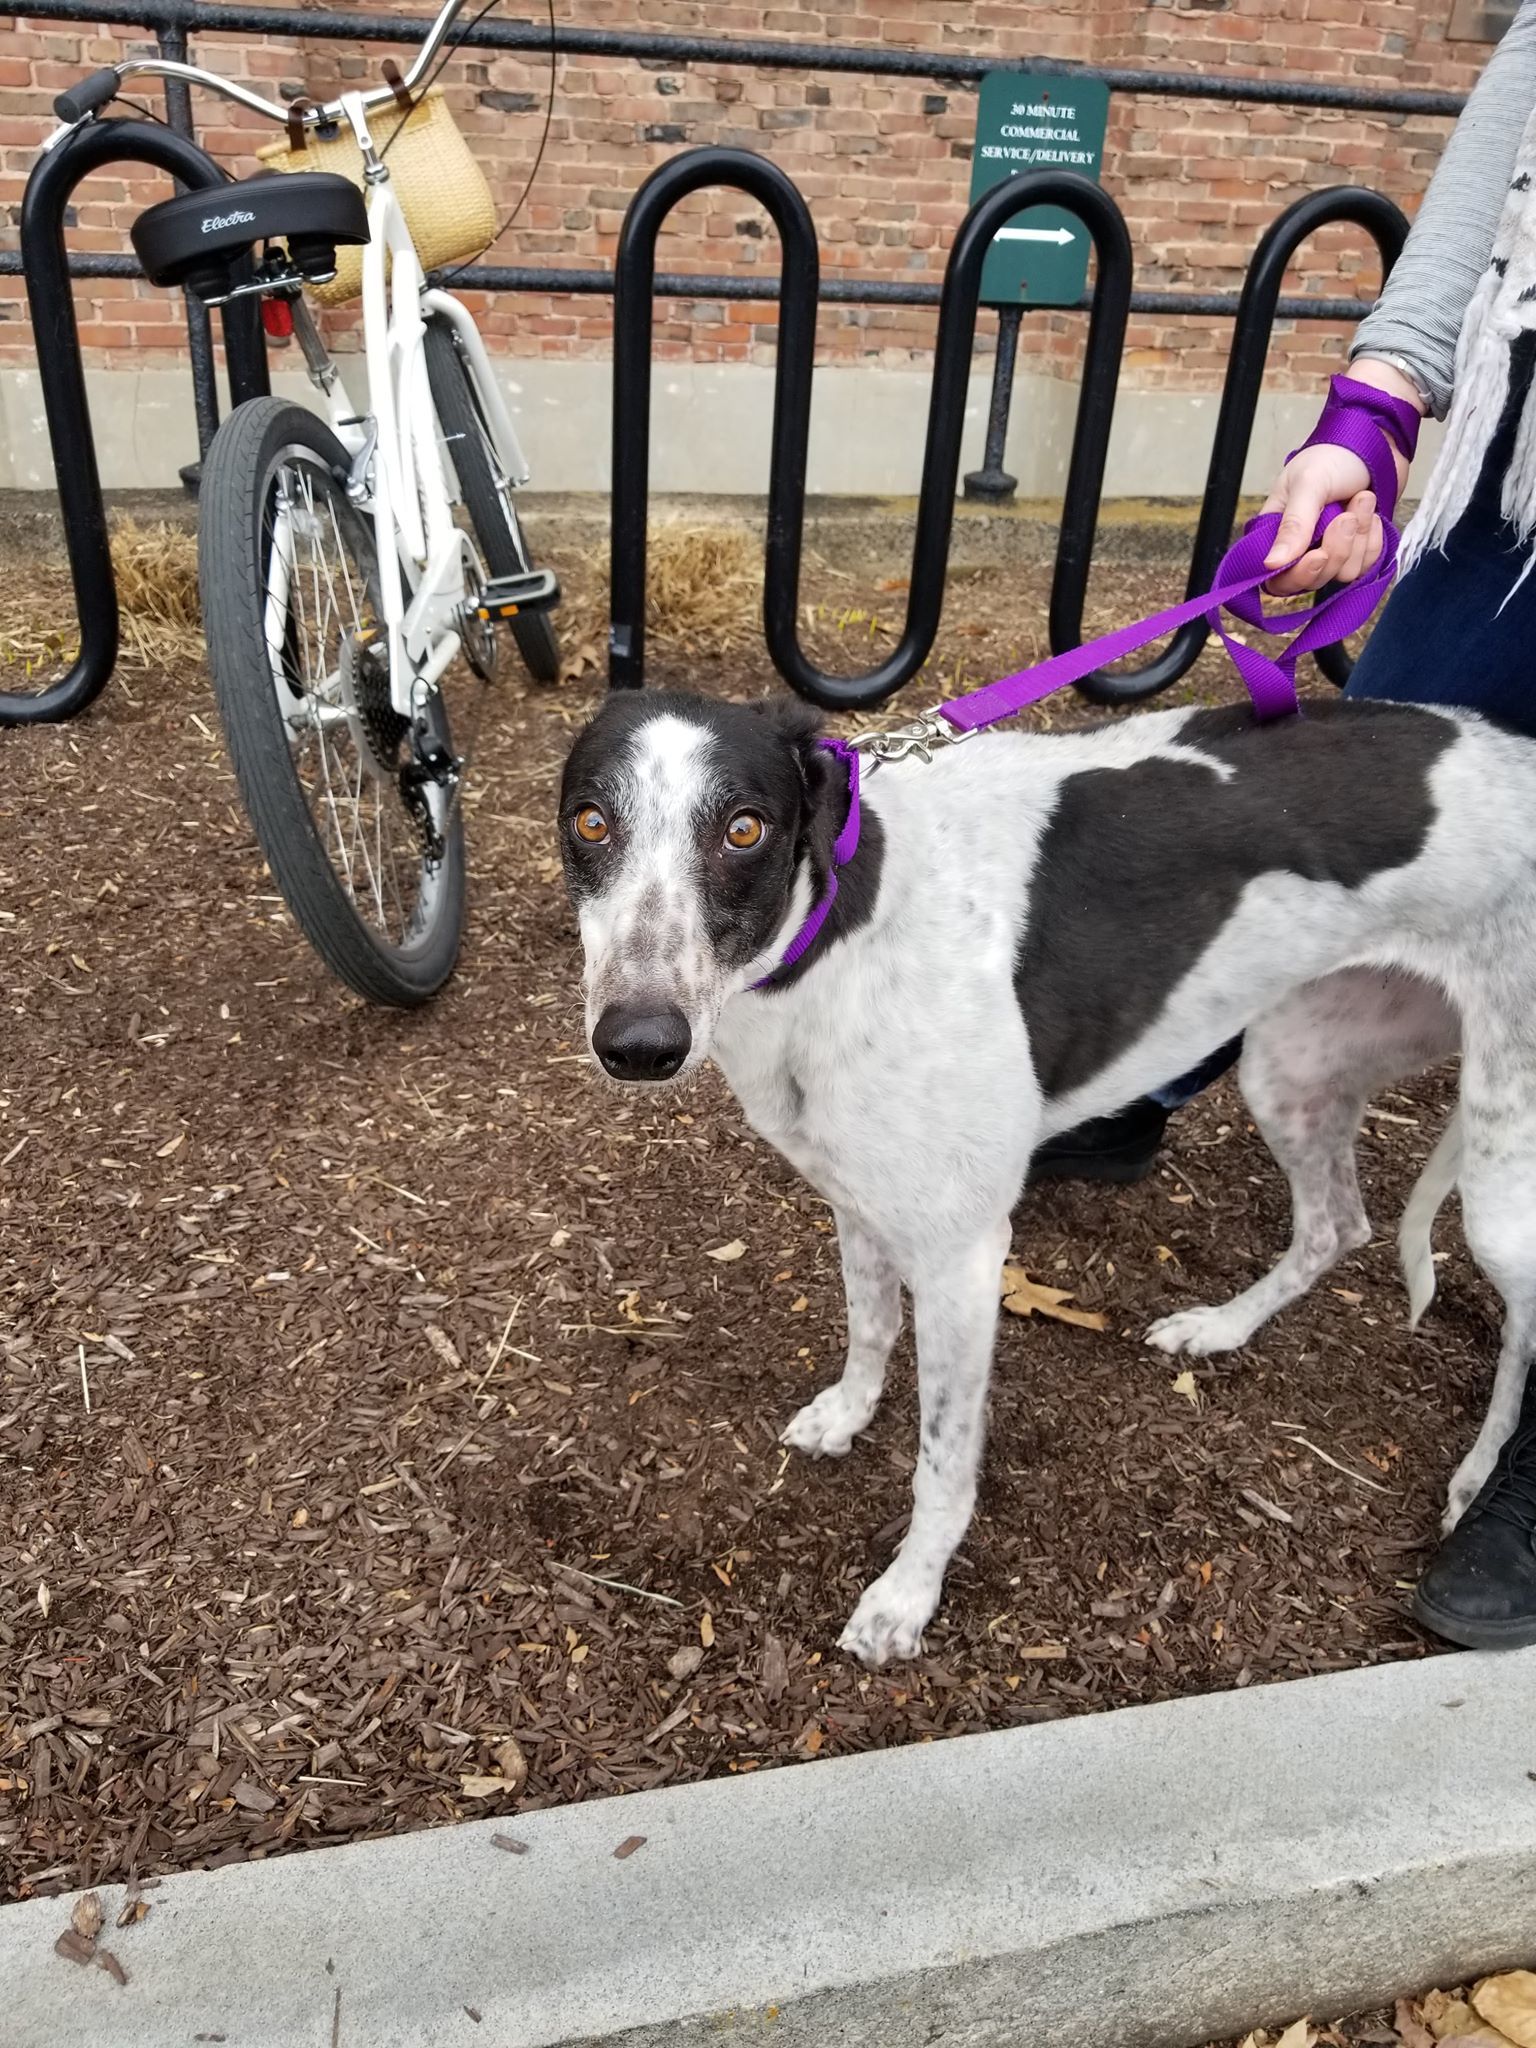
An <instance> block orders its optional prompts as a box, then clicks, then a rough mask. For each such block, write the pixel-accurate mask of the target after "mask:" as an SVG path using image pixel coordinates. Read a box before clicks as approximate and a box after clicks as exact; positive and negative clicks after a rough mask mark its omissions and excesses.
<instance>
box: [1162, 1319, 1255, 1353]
mask: <svg viewBox="0 0 1536 2048" xmlns="http://www.w3.org/2000/svg"><path fill="white" fill-rule="evenodd" d="M1252 1335H1253V1332H1252V1331H1251V1330H1250V1329H1249V1328H1248V1325H1247V1321H1246V1319H1245V1320H1241V1321H1240V1320H1239V1319H1238V1318H1237V1317H1235V1316H1234V1315H1233V1314H1232V1312H1231V1310H1230V1308H1187V1309H1185V1310H1184V1311H1183V1313H1182V1314H1180V1315H1176V1316H1164V1317H1163V1319H1162V1321H1161V1322H1157V1323H1154V1324H1153V1325H1152V1327H1151V1329H1150V1330H1148V1332H1147V1337H1146V1341H1147V1342H1148V1343H1149V1344H1151V1345H1154V1346H1155V1347H1156V1348H1157V1349H1158V1350H1159V1351H1170V1352H1177V1351H1186V1352H1188V1353H1189V1355H1190V1357H1191V1358H1208V1357H1210V1355H1211V1353H1212V1352H1213V1351H1237V1350H1239V1349H1240V1348H1241V1347H1242V1346H1243V1345H1244V1344H1246V1343H1247V1342H1248V1339H1249V1338H1250V1337H1251V1336H1252Z"/></svg>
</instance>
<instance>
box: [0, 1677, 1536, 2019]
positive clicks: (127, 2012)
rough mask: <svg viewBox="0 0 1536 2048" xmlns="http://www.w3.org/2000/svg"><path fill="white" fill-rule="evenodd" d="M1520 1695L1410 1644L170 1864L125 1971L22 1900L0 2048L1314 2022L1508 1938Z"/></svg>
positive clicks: (1484, 1962) (1534, 1946)
mask: <svg viewBox="0 0 1536 2048" xmlns="http://www.w3.org/2000/svg"><path fill="white" fill-rule="evenodd" d="M1533 1697H1536V1650H1530V1651H1523V1652H1518V1653H1514V1654H1509V1655H1504V1656H1463V1657H1455V1658H1450V1657H1446V1658H1435V1659H1432V1660H1429V1661H1425V1662H1421V1663H1413V1664H1400V1665H1394V1666H1390V1667H1387V1668H1384V1669H1380V1670H1374V1671H1362V1672H1350V1673H1344V1674H1340V1675H1337V1676H1330V1677H1326V1678H1315V1679H1306V1680H1302V1681H1299V1682H1294V1683H1291V1684H1287V1685H1281V1686H1274V1687H1267V1688H1258V1689H1254V1690H1251V1691H1247V1692H1241V1693H1226V1694H1219V1695H1213V1696H1210V1697H1207V1698H1199V1699H1188V1700H1182V1701H1178V1702H1175V1703H1172V1704H1170V1705H1166V1706H1155V1707H1138V1708H1130V1709H1126V1710H1124V1711H1121V1712H1117V1713H1108V1714H1098V1715H1094V1716H1091V1717H1086V1718H1083V1719H1080V1720H1073V1721H1063V1722H1055V1723H1049V1724H1046V1725H1043V1726H1039V1727H1032V1728H1023V1729H1018V1730H1013V1731H1009V1732H1007V1733H1002V1734H995V1735H980V1736H971V1737H967V1738H963V1739H960V1740H956V1741H952V1742H945V1743H940V1744H936V1745H932V1746H923V1747H918V1748H914V1749H906V1750H895V1751H886V1752H884V1753H881V1754H876V1755H870V1756H862V1757H856V1758H850V1759H845V1760H839V1761H830V1762H823V1763H817V1764H814V1765H806V1766H801V1767H799V1768H795V1769H786V1770H780V1771H773V1772H765V1773H762V1774H760V1775H754V1776H751V1777H746V1778H735V1779H726V1780H717V1781H714V1782H711V1783H709V1784H704V1785H694V1786H687V1787H682V1788H678V1789H673V1790H666V1791H659V1792H646V1793H635V1794H631V1795H630V1796H628V1797H626V1798H624V1799H622V1800H613V1799H608V1800H597V1801H592V1802H590V1803H588V1804H586V1805H583V1806H575V1807H568V1808H564V1809H561V1810H557V1811H552V1812H544V1813H534V1814H527V1815H523V1816H520V1817H518V1818H516V1819H502V1820H496V1821H483V1822H474V1823H471V1824H467V1825H465V1826H462V1827H457V1828H447V1829H442V1830H438V1831H434V1832H427V1833H422V1834H417V1835H413V1836H407V1837H401V1838H397V1839H394V1840H390V1841H384V1842H373V1843H363V1844H359V1845H357V1846H355V1847H351V1848H343V1849H331V1850H325V1851H321V1852H318V1853H316V1854H313V1855H309V1856H297V1857H282V1858H278V1859H276V1860H275V1861H272V1862H267V1863H257V1864H245V1865H240V1866H235V1867H232V1868H228V1869H224V1870H220V1871H216V1872H212V1873H203V1872H193V1873H190V1874H188V1875H186V1876H182V1877H173V1878H168V1879H167V1880H166V1881H165V1883H164V1885H163V1887H162V1888H161V1889H160V1890H158V1891H156V1892H155V1893H154V1894H153V1900H154V1906H153V1910H152V1912H151V1913H150V1915H149V1917H148V1919H147V1920H146V1921H144V1922H143V1923H142V1924H141V1925H140V1926H138V1927H136V1928H132V1929H128V1930H126V1931H124V1932H123V1933H122V1934H118V1935H112V1936H109V1937H108V1939H110V1941H111V1944H112V1946H113V1948H114V1950H115V1952H116V1953H117V1954H118V1955H119V1957H120V1958H121V1960H122V1962H123V1964H124V1966H125V1967H126V1969H127V1970H128V1973H129V1976H130V1979H131V1981H130V1983H129V1985H128V1986H127V1988H126V1989H120V1988H119V1987H118V1986H117V1985H115V1984H114V1983H113V1982H112V1981H111V1979H110V1978H109V1977H108V1976H106V1975H105V1974H104V1973H103V1972H101V1971H99V1970H95V1969H81V1968H79V1967H77V1966H75V1965H72V1964H70V1963H68V1962H66V1961H63V1960H60V1959H59V1958H57V1957H55V1955H54V1954H53V1952H52V1944H53V1941H54V1938H55V1936H56V1935H57V1934H58V1933H59V1932H60V1931H61V1930H62V1929H63V1927H64V1926H65V1924H66V1922H67V1920H68V1915H69V1904H68V1901H66V1900H62V1899H43V1900H36V1901H32V1902H29V1903H28V1904H25V1905H20V1906H13V1907H10V1908H7V1909H5V1910H4V1911H3V1912H0V1986H3V1987H4V1993H3V2001H0V2039H3V2041H4V2042H5V2043H6V2044H7V2048H169V2044H172V2043H176V2042H183V2041H190V2040H192V2039H194V2038H196V2039H210V2038H212V2039H220V2038H222V2039H223V2040H225V2041H226V2042H228V2043H229V2044H231V2048H318V2044H323V2043H324V2042H326V2041H331V2040H334V2042H335V2043H336V2044H337V2048H439V2044H450V2043H451V2044H455V2048H458V2044H466V2048H469V2044H478V2048H540V2044H549V2043H556V2042H572V2043H575V2042H589V2043H591V2042H597V2041H614V2040H623V2041H625V2042H627V2043H631V2044H646V2048H650V2044H655V2048H661V2044H663V2043H665V2044H679V2048H686V2044H691V2043H694V2042H703V2041H706V2040H714V2039H716V2038H718V2036H719V2035H720V2034H721V2033H740V2034H746V2035H757V2034H763V2035H771V2036H772V2037H773V2038H775V2039H777V2040H779V2041H782V2042H784V2043H785V2044H786V2048H834V2044H835V2048H865V2044H869V2048H874V2044H876V2043H879V2044H881V2048H917V2044H919V2043H930V2042H944V2043H946V2044H955V2048H1005V2044H1006V2048H1017V2044H1022V2043H1027V2044H1029V2048H1099V2044H1103V2048H1110V2044H1113V2048H1183V2044H1189V2043H1194V2042H1199V2041H1205V2040H1209V2039H1211V2038H1213V2037H1216V2036H1220V2035H1222V2034H1227V2033H1235V2032H1237V2031H1239V2030H1241V2029H1242V2028H1244V2027H1247V2026H1250V2025H1253V2024H1258V2023H1264V2022H1267V2021H1273V2020H1279V2019H1285V2018H1289V2017H1292V2016H1294V2015H1295V2014H1297V2013H1300V2012H1302V2011H1311V2012H1312V2013H1314V2014H1323V2015H1327V2014H1336V2013H1340V2012H1346V2011H1349V2010H1352V2009H1358V2008H1361V2007H1365V2006H1370V2005H1373V2004H1376V2003H1378V2002H1380V2001H1382V2000H1385V1999H1387V1998H1390V1997H1391V1996H1393V1995H1394V1994H1396V1993H1400V1992H1403V1991H1407V1990H1412V1989H1417V1988H1419V1987H1421V1986H1423V1985H1425V1984H1427V1983H1429V1982H1432V1981H1440V1982H1444V1983H1454V1982H1459V1981H1461V1980H1463V1979H1465V1978H1466V1977H1468V1976H1469V1975H1473V1974H1476V1973H1479V1972H1482V1971H1485V1970H1489V1969H1494V1968H1499V1967H1504V1966H1507V1965H1510V1964H1514V1963H1529V1962H1531V1961H1533V1960H1536V1906H1533V1899H1536V1892H1533V1884H1536V1783H1533V1781H1532V1774H1533V1773H1536V1725H1533V1720H1532V1714H1531V1701H1532V1698H1533ZM498 1832H500V1833H510V1834H512V1835H515V1836H516V1837H517V1838H518V1839H519V1840H520V1841H523V1842H525V1843H526V1844H527V1845H528V1852H527V1854H525V1855H512V1854H507V1853H505V1852H503V1851H500V1850H498V1849H497V1848H496V1847H495V1846H494V1845H493V1843H492V1841H491V1837H492V1836H493V1835H494V1834H496V1833H498ZM632 1835H641V1836H644V1837H645V1842H644V1846H643V1847H642V1848H640V1849H639V1850H637V1851H636V1852H635V1853H634V1854H633V1855H631V1856H629V1857H627V1858H625V1859H624V1860H618V1859H617V1858H616V1857H615V1855H614V1851H615V1849H616V1848H617V1847H618V1846H619V1844H620V1843H621V1842H622V1841H624V1840H625V1839H626V1838H628V1837H630V1836H632ZM118 1896H119V1895H118V1894H116V1893H113V1894H111V1895H110V1897H106V1898H105V1899H104V1902H105V1903H106V1904H107V1905H108V1908H109V1919H108V1926H109V1927H110V1925H111V1913H112V1912H113V1911H114V1910H115V1903H116V1900H117V1898H118ZM338 1999H339V2004H338ZM338 2015H339V2017H338ZM333 2029H334V2031H333Z"/></svg>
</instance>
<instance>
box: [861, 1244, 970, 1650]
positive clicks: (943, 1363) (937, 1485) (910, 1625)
mask: <svg viewBox="0 0 1536 2048" xmlns="http://www.w3.org/2000/svg"><path fill="white" fill-rule="evenodd" d="M1008 1242H1009V1219H1008V1218H1007V1217H1006V1216H1004V1217H1001V1218H1000V1219H999V1220H998V1221H997V1222H996V1223H994V1224H993V1225H992V1226H991V1227H990V1228H989V1229H987V1230H986V1231H985V1232H984V1233H983V1234H982V1236H981V1237H980V1238H979V1239H977V1240H975V1241H973V1242H972V1243H971V1244H970V1245H969V1246H967V1247H965V1248H963V1249H958V1248H955V1247H948V1248H946V1250H947V1256H942V1257H940V1256H938V1255H932V1256H931V1263H929V1262H928V1261H927V1260H926V1259H925V1263H924V1264H923V1266H922V1267H921V1268H919V1269H918V1270H917V1271H915V1272H914V1273H913V1274H912V1276H911V1284H912V1304H913V1313H914V1320H915V1323H916V1327H917V1383H918V1395H919V1400H920V1405H921V1409H922V1436H921V1441H920V1444H919V1447H918V1459H917V1472H916V1475H915V1477H914V1479H913V1482H912V1523H911V1527H910V1528H909V1529H908V1531H907V1534H906V1539H905V1541H904V1542H903V1543H902V1546H901V1548H900V1550H899V1551H898V1552H897V1553H896V1557H895V1560H894V1562H893V1563H892V1564H891V1566H890V1568H889V1569H888V1570H887V1571H885V1572H882V1574H881V1575H880V1577H879V1578H878V1579H876V1581H875V1583H874V1584H873V1585H872V1586H871V1587H869V1589H868V1590H867V1591H866V1593H865V1594H864V1597H863V1599H862V1600H860V1602H859V1604H858V1606H857V1607H856V1608H855V1609H854V1612H853V1618H852V1620H851V1621H850V1622H849V1624H848V1626H847V1628H846V1629H844V1631H843V1635H842V1640H841V1647H842V1648H843V1649H845V1650H851V1651H852V1652H853V1654H854V1656H856V1657H858V1658H860V1659H861V1660H862V1661H863V1662H864V1663H866V1664H886V1663H889V1662H890V1661H891V1660H892V1659H898V1658H904V1657H915V1656H916V1655H917V1652H918V1650H919V1649H920V1648H921V1646H922V1639H923V1630H924V1628H925V1627H926V1626H927V1624H928V1622H929V1620H930V1619H931V1618H932V1615H933V1611H934V1609H935V1608H936V1607H937V1606H938V1604H939V1593H940V1590H941V1589H942V1587H943V1583H944V1570H945V1567H946V1566H947V1565H948V1563H949V1560H950V1558H951V1557H952V1556H953V1555H954V1553H955V1549H956V1546H957V1545H958V1544H959V1542H960V1539H961V1537H962V1536H964V1534H965V1532H966V1529H967V1527H968V1526H969V1523H970V1519H971V1510H972V1509H973V1508H974V1506H975V1504H976V1478H977V1473H978V1472H979V1470H980V1467H981V1444H982V1436H983V1432H984V1429H985V1422H986V1406H987V1379H988V1375H989V1373H990V1371H991V1366H992V1345H993V1341H994V1339H995V1337H996V1334H997V1305H998V1298H999V1297H998V1280H999V1276H1000V1274H1001V1272H1002V1266H1003V1260H1004V1259H1005V1258H1006V1257H1007V1255H1008Z"/></svg>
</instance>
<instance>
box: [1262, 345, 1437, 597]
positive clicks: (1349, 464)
mask: <svg viewBox="0 0 1536 2048" xmlns="http://www.w3.org/2000/svg"><path fill="white" fill-rule="evenodd" d="M1349 374H1350V376H1351V377H1352V378H1353V379H1354V380H1355V382H1356V383H1357V384H1373V385H1375V387H1376V389H1377V390H1378V391H1388V392H1390V393H1391V394H1392V396H1393V397H1394V398H1405V399H1407V401H1408V403H1409V404H1410V405H1411V406H1413V407H1414V408H1415V409H1416V410H1417V411H1419V412H1423V410H1424V405H1425V402H1424V400H1423V398H1422V397H1421V396H1420V395H1419V392H1418V389H1417V387H1416V386H1415V385H1414V383H1413V381H1412V380H1411V379H1410V378H1408V377H1405V376H1404V375H1403V373H1402V371H1401V370H1400V369H1398V367H1397V365H1396V364H1395V363H1387V362H1381V361H1378V360H1377V359H1376V358H1375V357H1373V356H1368V355H1362V356H1358V357H1357V358H1356V359H1355V361H1354V362H1352V363H1351V364H1350V366H1349ZM1392 460H1393V461H1394V462H1395V463H1396V465H1397V488H1398V492H1399V495H1401V493H1402V488H1403V485H1404V484H1405V483H1406V482H1407V481H1408V464H1407V462H1406V460H1405V459H1404V457H1403V456H1402V455H1400V454H1399V453H1398V451H1397V449H1396V447H1394V448H1393V450H1392ZM1370 484H1371V473H1370V471H1369V470H1368V469H1367V468H1366V466H1365V464H1364V462H1363V461H1362V460H1361V459H1360V457H1359V456H1358V455H1352V454H1351V453H1350V452H1349V450H1348V449H1347V448H1331V447H1327V446H1321V447H1317V448H1302V449H1299V450H1298V451H1297V453H1296V454H1295V455H1293V456H1292V457H1291V459H1290V461H1289V462H1288V463H1287V464H1286V465H1285V467H1284V469H1282V470H1281V472H1280V474H1279V476H1278V477H1277V478H1276V480H1275V487H1274V489H1273V490H1272V491H1271V492H1270V494H1269V496H1268V497H1267V498H1266V499H1265V500H1264V504H1263V507H1262V508H1261V509H1262V510H1263V511H1265V512H1278V513H1280V514H1281V515H1282V516H1281V520H1280V531H1279V532H1278V533H1277V534H1276V535H1275V544H1274V546H1273V547H1272V548H1271V549H1270V551H1269V553H1268V554H1267V555H1266V556H1265V558H1264V566H1265V567H1266V568H1267V569H1285V568H1286V564H1287V563H1288V562H1293V563H1295V567H1294V568H1292V569H1288V570H1286V573H1285V574H1284V575H1283V576H1276V577H1274V578H1273V579H1272V580H1271V581H1270V582H1268V583H1266V584H1265V586H1264V588H1265V589H1266V590H1268V591H1272V592H1273V593H1274V595H1275V596H1276V597H1293V596H1295V595H1297V594H1298V593H1299V592H1302V591H1308V590H1320V589H1321V588H1322V586H1323V585H1324V584H1325V583H1353V582H1355V580H1356V579H1357V578H1358V577H1361V576H1363V575H1364V574H1365V572H1366V570H1367V569H1374V568H1375V566H1376V564H1377V562H1378V561H1379V560H1380V559H1381V549H1382V532H1381V519H1380V517H1379V515H1378V513H1377V510H1376V497H1375V493H1374V492H1373V491H1372V490H1371V488H1370ZM1329 505H1342V506H1343V508H1344V509H1343V511H1342V512H1340V513H1339V515H1338V517H1337V518H1336V519H1335V520H1333V521H1332V523H1331V524H1330V525H1329V527H1328V530H1327V532H1326V533H1325V534H1324V535H1323V537H1322V539H1321V540H1320V541H1319V542H1318V544H1317V546H1316V547H1313V545H1312V536H1313V534H1314V533H1315V532H1316V531H1317V522H1318V520H1319V519H1321V517H1322V516H1323V511H1324V508H1325V507H1326V506H1329Z"/></svg>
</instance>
